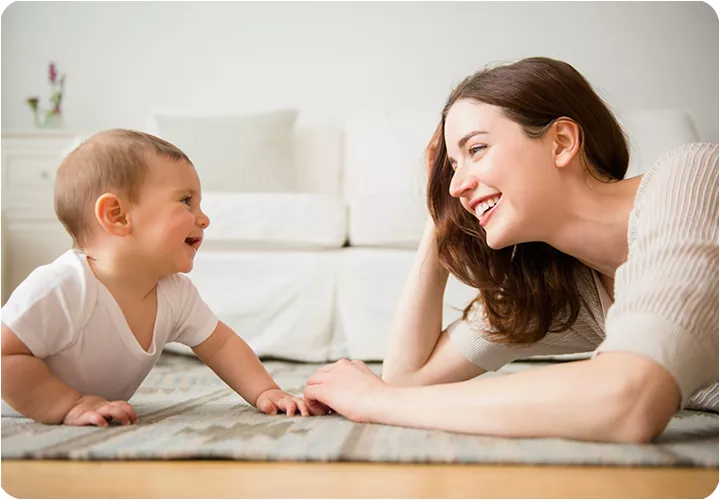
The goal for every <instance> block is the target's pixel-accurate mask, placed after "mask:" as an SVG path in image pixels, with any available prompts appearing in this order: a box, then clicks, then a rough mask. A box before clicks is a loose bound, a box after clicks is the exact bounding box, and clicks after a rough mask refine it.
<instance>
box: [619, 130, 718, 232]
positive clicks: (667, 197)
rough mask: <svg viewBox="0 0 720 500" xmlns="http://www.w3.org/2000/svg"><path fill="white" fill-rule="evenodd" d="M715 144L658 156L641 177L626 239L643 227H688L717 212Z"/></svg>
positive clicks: (685, 148) (704, 144)
mask: <svg viewBox="0 0 720 500" xmlns="http://www.w3.org/2000/svg"><path fill="white" fill-rule="evenodd" d="M717 203H718V145H717V144H713V143H693V144H685V145H683V146H679V147H677V148H674V149H672V150H670V151H668V152H667V153H665V154H664V155H663V156H662V157H660V158H659V159H658V160H657V161H656V162H655V163H654V164H653V166H652V167H651V168H650V169H649V170H648V171H647V172H646V173H645V174H644V175H643V178H642V180H641V182H640V186H639V187H638V191H637V194H636V196H635V205H634V207H633V211H632V213H631V216H630V227H629V236H630V238H629V239H630V240H631V241H632V240H634V235H635V233H636V232H637V231H638V230H639V229H640V228H641V227H643V226H645V227H647V226H650V227H651V228H654V227H656V223H660V222H663V223H665V224H669V225H666V229H668V230H670V229H673V226H674V225H682V226H683V227H685V228H692V227H693V221H695V220H700V219H705V220H706V219H707V218H708V216H711V215H712V214H713V213H717Z"/></svg>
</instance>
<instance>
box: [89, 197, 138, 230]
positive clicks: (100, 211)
mask: <svg viewBox="0 0 720 500" xmlns="http://www.w3.org/2000/svg"><path fill="white" fill-rule="evenodd" d="M95 218H96V219H97V221H98V222H99V223H100V225H101V226H102V227H103V229H105V231H107V232H108V233H110V234H113V235H115V236H127V235H128V234H130V219H129V217H128V214H127V204H126V202H125V201H124V200H122V199H121V198H119V197H118V196H117V195H115V194H113V193H105V194H103V195H101V196H100V197H99V198H98V199H97V201H96V202H95Z"/></svg>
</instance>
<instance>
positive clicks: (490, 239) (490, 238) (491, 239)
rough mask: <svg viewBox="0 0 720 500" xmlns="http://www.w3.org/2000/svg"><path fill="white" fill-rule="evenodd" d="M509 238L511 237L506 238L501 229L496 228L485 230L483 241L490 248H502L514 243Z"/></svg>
mask: <svg viewBox="0 0 720 500" xmlns="http://www.w3.org/2000/svg"><path fill="white" fill-rule="evenodd" d="M510 240H511V239H510V238H508V235H507V234H504V232H503V231H500V230H498V229H497V228H495V230H490V231H487V230H486V232H485V242H486V243H487V246H488V247H490V248H491V249H492V250H502V249H503V248H506V247H509V246H512V245H514V244H515V242H514V241H510Z"/></svg>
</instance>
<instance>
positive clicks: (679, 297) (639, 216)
mask: <svg viewBox="0 0 720 500" xmlns="http://www.w3.org/2000/svg"><path fill="white" fill-rule="evenodd" d="M578 289H579V291H580V294H581V295H582V298H583V299H584V300H585V302H586V303H587V305H588V307H587V308H585V307H582V308H581V310H580V314H579V315H578V319H577V321H576V322H575V323H574V325H573V326H572V327H571V328H570V329H569V330H566V331H564V332H560V333H549V334H548V335H547V336H545V338H543V339H542V340H540V341H539V342H537V343H535V344H533V345H531V346H529V347H517V346H507V345H504V344H498V343H494V342H491V341H489V340H488V339H487V338H485V337H484V336H483V333H482V332H483V331H486V328H484V325H483V318H482V315H481V314H477V313H475V314H472V315H471V317H470V318H468V320H467V321H463V320H458V321H455V322H454V323H452V324H451V325H450V326H449V327H448V333H449V334H450V338H451V339H452V341H453V343H454V344H455V345H456V346H457V347H458V349H459V350H460V351H461V352H462V353H463V354H464V355H465V356H466V357H467V358H468V359H469V360H470V361H471V362H473V363H474V364H476V365H477V366H479V367H482V368H484V369H485V370H497V369H498V368H500V367H501V366H502V365H504V364H506V363H508V362H510V361H513V360H516V359H519V358H526V357H529V356H535V355H558V354H570V353H580V352H589V351H594V353H593V356H595V355H597V354H598V353H600V352H609V351H626V352H628V351H629V352H635V353H638V354H641V355H644V356H647V357H649V358H651V359H653V360H655V361H657V362H658V363H660V364H661V365H662V366H663V367H665V368H666V369H667V370H668V371H669V372H670V373H671V374H672V375H673V377H675V380H676V381H677V384H678V387H679V388H680V391H681V395H682V406H684V407H686V408H691V409H704V410H714V411H718V146H717V145H716V144H707V143H702V144H688V145H685V146H681V147H679V148H676V149H673V150H672V151H670V152H668V153H667V154H665V155H664V156H663V157H662V158H660V159H659V160H658V161H657V162H655V163H654V164H653V166H652V167H651V168H650V170H648V171H647V172H646V173H645V174H644V175H643V178H642V180H641V182H640V186H639V188H638V191H637V194H636V196H635V203H634V205H633V209H632V211H631V213H630V219H629V223H628V258H627V260H626V261H625V262H624V263H623V264H622V265H621V266H620V267H618V269H617V271H616V274H615V290H614V292H615V302H614V303H612V301H611V300H610V297H609V296H608V294H607V292H605V289H604V288H603V286H602V284H601V283H600V280H599V276H598V275H597V273H596V272H595V271H591V270H590V269H589V268H588V269H587V270H586V272H585V273H584V274H582V275H581V276H580V279H579V281H578Z"/></svg>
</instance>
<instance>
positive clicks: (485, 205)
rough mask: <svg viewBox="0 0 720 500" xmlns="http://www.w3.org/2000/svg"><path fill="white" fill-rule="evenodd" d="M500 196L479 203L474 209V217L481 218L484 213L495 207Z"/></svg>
mask: <svg viewBox="0 0 720 500" xmlns="http://www.w3.org/2000/svg"><path fill="white" fill-rule="evenodd" d="M500 196H501V195H498V196H495V197H493V198H489V199H487V200H485V201H483V202H482V203H480V204H479V205H478V206H477V207H475V215H477V216H478V217H482V215H483V214H484V213H485V212H487V211H488V210H490V209H491V208H492V207H494V206H495V205H497V203H498V201H500Z"/></svg>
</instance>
